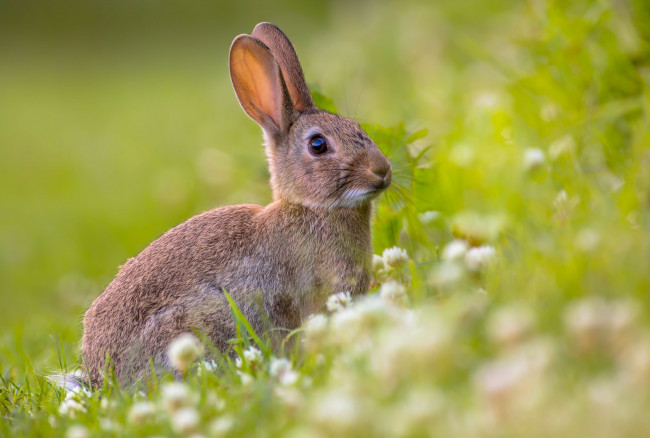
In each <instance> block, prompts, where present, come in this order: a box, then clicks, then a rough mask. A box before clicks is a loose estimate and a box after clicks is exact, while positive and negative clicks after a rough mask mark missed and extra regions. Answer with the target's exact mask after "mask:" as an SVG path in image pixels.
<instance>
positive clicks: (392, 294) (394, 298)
mask: <svg viewBox="0 0 650 438" xmlns="http://www.w3.org/2000/svg"><path fill="white" fill-rule="evenodd" d="M379 296H380V297H381V298H382V299H384V300H387V301H390V302H393V303H396V304H401V303H404V302H405V300H406V288H405V287H404V285H402V284H401V283H398V282H396V281H387V282H386V283H384V284H382V285H381V287H380V288H379Z"/></svg>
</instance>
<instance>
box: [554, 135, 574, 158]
mask: <svg viewBox="0 0 650 438" xmlns="http://www.w3.org/2000/svg"><path fill="white" fill-rule="evenodd" d="M575 147H576V142H575V140H574V139H573V137H572V136H571V135H565V136H564V137H560V138H558V139H557V140H555V141H554V142H553V143H551V144H550V145H549V147H548V154H549V156H550V157H551V158H552V159H553V160H555V159H557V158H559V157H560V156H561V155H564V154H568V153H571V152H573V150H574V149H575Z"/></svg>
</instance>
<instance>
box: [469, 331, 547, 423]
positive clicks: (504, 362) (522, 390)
mask: <svg viewBox="0 0 650 438" xmlns="http://www.w3.org/2000/svg"><path fill="white" fill-rule="evenodd" d="M551 349H552V342H548V341H546V340H539V341H535V342H531V343H529V344H528V345H525V346H524V347H522V348H521V349H519V350H516V351H515V352H514V353H513V354H510V355H508V356H506V357H503V358H500V359H497V360H494V361H492V362H489V363H487V364H485V365H483V366H482V367H481V368H479V370H478V371H477V372H476V374H475V382H476V384H477V386H478V389H479V392H480V393H481V395H483V397H484V398H485V399H486V400H487V401H488V402H489V404H490V408H491V409H492V410H493V411H495V412H496V413H497V414H499V415H503V414H507V412H508V411H512V410H519V409H524V408H530V407H532V406H535V404H536V403H537V402H538V401H539V399H540V395H541V394H540V393H541V391H542V390H543V389H544V385H543V381H544V376H545V373H546V370H547V368H548V365H549V363H550V360H551V354H552V353H551Z"/></svg>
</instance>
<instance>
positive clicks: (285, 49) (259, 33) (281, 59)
mask: <svg viewBox="0 0 650 438" xmlns="http://www.w3.org/2000/svg"><path fill="white" fill-rule="evenodd" d="M252 35H253V36H254V37H255V38H257V39H259V40H260V41H262V42H263V43H264V44H266V46H267V47H268V48H269V49H270V50H271V53H273V56H275V59H276V61H277V62H278V64H279V65H280V68H281V69H282V75H283V77H284V80H285V81H286V84H287V89H288V90H289V94H291V100H292V101H293V106H294V107H295V108H296V109H297V110H298V111H301V112H302V111H306V110H310V109H316V105H315V104H314V100H313V99H312V97H311V93H310V92H309V88H308V87H307V83H306V82H305V75H304V74H303V73H302V67H301V66H300V61H298V55H296V50H295V49H294V48H293V45H292V44H291V41H289V38H287V36H286V35H285V34H284V32H282V31H281V30H280V28H279V27H278V26H276V25H275V24H273V23H260V24H258V25H257V26H255V29H253V33H252Z"/></svg>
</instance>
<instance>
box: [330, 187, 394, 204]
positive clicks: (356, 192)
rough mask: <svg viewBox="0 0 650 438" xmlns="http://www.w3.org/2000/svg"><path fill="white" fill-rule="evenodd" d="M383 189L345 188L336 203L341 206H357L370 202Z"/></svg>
mask: <svg viewBox="0 0 650 438" xmlns="http://www.w3.org/2000/svg"><path fill="white" fill-rule="evenodd" d="M383 190H384V189H374V188H373V189H347V190H345V192H344V193H343V195H342V196H341V197H340V202H339V203H338V205H339V206H341V207H358V206H360V205H362V204H365V203H367V202H370V201H371V200H372V199H373V198H375V197H376V196H377V195H379V194H380V193H381V192H382V191H383Z"/></svg>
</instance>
